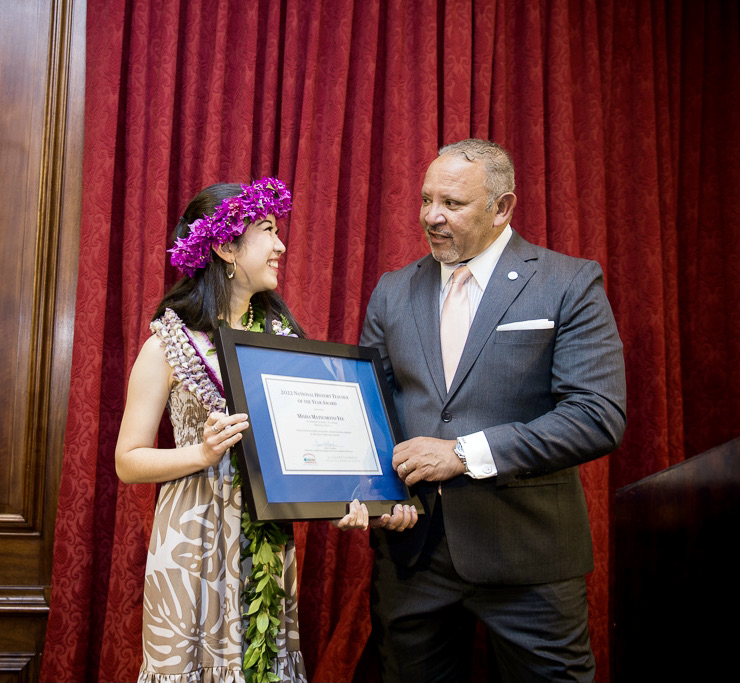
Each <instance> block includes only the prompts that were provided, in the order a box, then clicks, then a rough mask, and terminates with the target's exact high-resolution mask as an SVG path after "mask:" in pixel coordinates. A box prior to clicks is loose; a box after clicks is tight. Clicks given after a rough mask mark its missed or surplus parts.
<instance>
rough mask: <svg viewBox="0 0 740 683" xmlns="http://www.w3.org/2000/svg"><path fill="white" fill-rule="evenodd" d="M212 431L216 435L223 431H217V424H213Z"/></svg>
mask: <svg viewBox="0 0 740 683" xmlns="http://www.w3.org/2000/svg"><path fill="white" fill-rule="evenodd" d="M211 431H212V432H213V433H214V434H218V433H219V432H220V431H221V430H220V429H216V425H215V424H212V425H211Z"/></svg>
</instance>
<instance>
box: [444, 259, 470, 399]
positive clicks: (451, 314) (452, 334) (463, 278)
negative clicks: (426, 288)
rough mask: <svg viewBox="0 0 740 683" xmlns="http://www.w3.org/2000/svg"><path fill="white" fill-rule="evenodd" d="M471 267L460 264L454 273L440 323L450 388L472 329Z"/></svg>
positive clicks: (447, 381) (445, 367) (446, 378)
mask: <svg viewBox="0 0 740 683" xmlns="http://www.w3.org/2000/svg"><path fill="white" fill-rule="evenodd" d="M470 274H471V273H470V268H468V267H467V266H460V267H459V268H458V269H457V270H456V271H455V272H454V273H453V274H452V283H451V284H450V291H449V293H448V294H447V298H446V299H445V302H444V305H443V306H442V317H441V320H440V323H439V340H440V342H441V345H442V364H443V365H444V369H445V382H446V383H447V389H448V390H449V388H450V384H452V378H453V377H454V376H455V371H456V370H457V364H458V363H459V362H460V356H462V352H463V347H464V346H465V340H466V339H467V338H468V330H469V329H470V303H469V302H468V290H467V287H466V286H465V283H466V282H467V281H468V279H469V278H470Z"/></svg>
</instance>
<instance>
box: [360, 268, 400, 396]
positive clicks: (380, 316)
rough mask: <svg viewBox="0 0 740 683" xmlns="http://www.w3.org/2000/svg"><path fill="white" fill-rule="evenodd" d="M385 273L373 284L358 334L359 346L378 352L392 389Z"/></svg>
mask: <svg viewBox="0 0 740 683" xmlns="http://www.w3.org/2000/svg"><path fill="white" fill-rule="evenodd" d="M386 278H387V273H386V274H385V275H383V276H382V277H381V278H380V280H379V281H378V284H377V285H376V286H375V289H374V290H373V293H372V295H371V296H370V301H369V302H368V305H367V311H366V313H365V323H364V324H363V326H362V335H361V336H360V346H371V347H373V348H376V349H378V351H379V352H380V360H381V362H382V363H383V369H384V370H385V376H386V379H387V380H388V384H389V385H390V386H391V388H392V389H393V388H394V386H395V384H394V380H393V366H392V365H391V361H390V357H389V356H388V348H387V347H386V340H385V330H384V322H383V321H384V320H386V317H385V309H386V306H387V297H386V296H385V284H386Z"/></svg>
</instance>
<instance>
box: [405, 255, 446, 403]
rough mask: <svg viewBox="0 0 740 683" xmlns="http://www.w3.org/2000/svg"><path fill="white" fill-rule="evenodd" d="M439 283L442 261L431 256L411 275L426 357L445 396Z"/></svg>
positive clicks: (413, 306) (430, 369)
mask: <svg viewBox="0 0 740 683" xmlns="http://www.w3.org/2000/svg"><path fill="white" fill-rule="evenodd" d="M439 282H440V271H439V263H438V262H437V261H435V260H434V258H432V256H427V257H425V258H423V259H422V260H421V261H419V263H418V266H417V271H416V272H415V273H414V275H413V276H412V277H411V292H410V296H411V310H412V311H413V314H414V321H415V322H416V329H417V330H418V332H419V339H420V340H421V350H422V353H423V354H424V360H425V361H426V364H427V367H428V368H429V374H430V375H431V377H432V380H433V381H434V386H435V387H436V388H437V391H438V392H439V396H440V398H442V399H444V397H445V395H446V394H447V389H446V387H445V373H444V368H443V366H442V351H441V348H440V344H439Z"/></svg>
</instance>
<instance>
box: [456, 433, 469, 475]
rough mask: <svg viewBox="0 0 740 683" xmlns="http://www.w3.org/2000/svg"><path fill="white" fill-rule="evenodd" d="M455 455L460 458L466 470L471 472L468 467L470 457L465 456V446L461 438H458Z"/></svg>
mask: <svg viewBox="0 0 740 683" xmlns="http://www.w3.org/2000/svg"><path fill="white" fill-rule="evenodd" d="M455 455H457V457H458V458H460V462H461V463H462V464H463V467H464V468H465V472H466V473H467V472H470V470H469V469H468V459H467V458H466V457H465V449H464V448H463V445H462V441H460V439H458V440H457V443H456V444H455Z"/></svg>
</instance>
